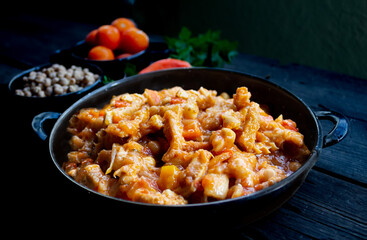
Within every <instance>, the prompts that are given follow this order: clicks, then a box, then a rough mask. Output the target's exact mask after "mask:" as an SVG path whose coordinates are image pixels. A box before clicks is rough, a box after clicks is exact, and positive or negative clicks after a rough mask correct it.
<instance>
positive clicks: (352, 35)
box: [0, 0, 367, 79]
mask: <svg viewBox="0 0 367 240" xmlns="http://www.w3.org/2000/svg"><path fill="white" fill-rule="evenodd" d="M19 16H21V17H20V18H19ZM27 16H28V17H29V16H38V17H39V18H40V19H42V17H50V16H51V17H53V18H59V19H67V20H70V21H77V22H81V23H85V24H86V25H88V24H90V26H89V27H86V28H85V29H80V28H79V29H78V30H76V31H80V35H81V36H84V35H85V34H86V33H87V32H88V30H90V29H92V28H93V27H94V26H99V25H102V24H109V23H110V22H111V21H112V20H113V19H115V18H117V17H129V18H133V19H134V20H135V21H136V22H137V24H138V26H139V27H140V28H142V29H143V30H145V31H146V32H147V33H149V34H160V35H163V36H165V35H170V36H175V35H177V33H178V32H179V30H180V28H181V27H182V26H187V27H188V28H189V29H191V30H192V31H193V32H194V33H196V34H197V33H202V32H205V31H206V30H207V29H213V30H220V31H221V32H222V36H223V37H225V38H227V39H229V40H232V41H238V42H239V45H238V48H239V51H240V52H243V53H246V54H252V55H255V56H261V57H267V58H271V59H275V60H277V61H279V62H280V63H281V64H289V63H297V64H302V65H307V66H312V67H316V68H320V69H326V70H331V71H334V72H338V73H344V74H347V75H351V76H355V77H359V78H363V79H367V68H366V67H365V66H366V65H367V58H366V53H367V2H366V1H364V0H308V1H301V0H296V1H294V0H283V1H275V0H270V1H267V0H257V1H250V0H229V1H221V0H200V1H198V0H177V1H170V0H154V1H152V0H119V1H108V0H107V1H100V2H96V3H92V2H90V1H89V2H87V1H78V2H76V1H70V0H67V1H61V2H46V3H38V2H37V1H28V2H25V3H23V2H22V3H19V2H15V1H14V2H10V3H9V5H8V4H7V6H3V7H2V13H1V18H2V19H3V20H1V29H2V30H4V29H7V28H12V29H14V28H17V27H20V26H22V25H23V26H24V24H29V26H28V27H29V29H30V31H31V30H32V31H34V29H32V24H31V21H29V19H27ZM36 19H37V18H36ZM54 27H55V31H63V29H57V26H54ZM70 27H72V26H70ZM40 31H41V29H40ZM3 33H4V32H3ZM2 35H3V34H2ZM10 40H11V39H7V38H6V32H5V33H4V35H3V36H2V38H1V41H0V43H1V44H0V45H1V49H0V50H1V51H3V49H2V48H3V47H4V43H5V46H6V43H7V41H10ZM76 40H77V39H76ZM78 40H79V39H78ZM28 47H30V48H31V47H33V46H32V45H31V44H30V46H28ZM61 47H63V46H61Z"/></svg>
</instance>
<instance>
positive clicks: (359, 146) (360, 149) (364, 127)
mask: <svg viewBox="0 0 367 240" xmlns="http://www.w3.org/2000/svg"><path fill="white" fill-rule="evenodd" d="M365 139H367V122H364V121H360V120H357V119H350V131H349V134H348V135H347V137H346V138H345V139H344V140H343V141H342V142H340V143H338V144H336V145H334V146H331V147H328V148H325V149H323V150H322V152H321V155H320V157H319V160H318V161H317V163H316V166H318V167H320V168H323V169H325V170H327V171H331V172H334V173H337V174H340V175H343V176H345V177H347V178H351V179H354V180H356V181H359V182H361V183H363V184H365V185H364V186H366V184H367V175H366V169H367V161H366V159H367V157H366V156H367V144H366V143H365Z"/></svg>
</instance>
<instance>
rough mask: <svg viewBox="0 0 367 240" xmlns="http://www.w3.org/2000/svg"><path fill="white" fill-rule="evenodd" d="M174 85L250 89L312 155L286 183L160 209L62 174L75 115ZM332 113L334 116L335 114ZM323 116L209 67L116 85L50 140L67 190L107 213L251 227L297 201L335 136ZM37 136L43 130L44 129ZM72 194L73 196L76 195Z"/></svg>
mask: <svg viewBox="0 0 367 240" xmlns="http://www.w3.org/2000/svg"><path fill="white" fill-rule="evenodd" d="M173 86H181V87H183V88H184V89H199V88H200V87H201V86H203V87H205V88H207V89H214V90H217V92H218V94H219V93H221V92H227V93H229V94H230V95H231V94H233V93H235V91H236V88H237V87H240V86H246V87H248V89H249V91H250V92H251V94H252V97H251V100H253V101H256V102H258V103H262V104H267V105H268V106H269V108H270V110H271V114H272V115H273V116H274V117H277V116H278V115H279V114H281V113H282V114H283V115H284V117H285V118H291V119H293V120H294V121H296V122H297V123H298V127H299V130H300V132H301V133H303V134H304V141H305V144H306V145H307V146H308V148H309V149H310V151H311V155H310V156H309V158H308V159H307V161H305V163H304V165H303V166H302V167H301V168H300V169H298V170H297V171H296V172H295V173H293V174H292V175H290V176H289V177H287V178H286V179H284V180H282V181H280V182H278V183H276V184H274V185H272V186H270V187H268V188H265V189H263V190H260V191H258V192H255V193H253V194H250V195H248V196H244V197H239V198H234V199H226V200H221V201H215V202H209V203H198V204H188V205H182V206H160V205H153V204H146V203H138V202H131V201H127V200H122V199H118V198H113V197H109V196H105V195H102V194H100V193H97V192H94V191H93V190H91V189H88V188H87V187H85V186H83V185H81V184H80V183H78V182H76V181H75V180H74V179H73V178H71V177H70V176H68V175H67V174H66V173H65V172H64V171H63V170H62V164H63V162H65V161H67V153H68V152H69V150H70V146H69V142H68V141H69V139H70V135H69V134H68V133H67V131H66V128H67V126H68V120H69V119H70V118H71V116H72V115H73V114H74V113H75V112H77V111H78V110H79V109H81V108H87V107H102V106H103V105H105V104H106V103H108V102H109V101H110V99H111V97H112V96H113V95H118V94H122V93H126V92H128V93H143V91H144V89H145V88H150V89H155V90H160V89H163V88H170V87H173ZM44 114H46V115H47V114H50V113H44ZM329 114H331V115H332V116H335V114H333V113H331V112H329ZM325 115H327V114H326V113H325ZM336 115H337V116H341V115H339V114H336ZM322 116H323V114H321V112H316V113H314V112H313V111H312V110H311V109H310V108H309V107H308V106H307V105H306V104H305V103H304V102H303V101H302V100H301V99H299V98H298V97H296V96H295V95H293V94H292V93H290V92H289V91H287V90H285V89H284V88H281V87H279V86H277V85H275V84H273V83H271V82H269V81H266V80H263V79H260V78H257V77H254V76H250V75H247V74H243V73H239V72H233V71H226V70H220V69H207V68H191V69H174V70H164V71H157V72H152V73H147V74H142V75H137V76H133V77H128V78H125V79H123V80H120V81H117V82H113V83H111V84H108V85H106V86H104V87H102V88H100V89H98V90H96V91H94V92H93V93H91V94H89V95H87V96H85V97H84V98H82V99H80V100H79V101H78V102H76V103H75V104H74V105H72V106H71V107H70V108H69V109H67V110H66V111H65V112H64V113H63V114H62V115H61V116H60V117H59V118H58V120H57V122H56V124H55V125H54V127H53V129H52V132H51V135H50V137H49V152H50V154H51V157H52V159H53V162H54V164H55V166H56V167H57V169H58V170H59V171H60V173H61V174H62V175H64V177H65V179H67V181H66V182H68V183H70V182H71V183H72V184H69V185H68V187H70V188H75V189H74V190H75V192H84V193H89V194H88V196H87V197H86V198H85V199H88V201H90V202H93V201H97V202H98V206H103V209H104V210H103V211H106V212H108V211H114V212H117V213H118V214H121V215H125V216H128V217H129V218H130V217H132V218H133V217H135V218H136V219H139V218H141V217H142V216H147V217H148V216H154V217H155V219H159V220H157V221H158V222H159V221H164V224H173V225H176V224H184V222H185V221H187V220H188V219H189V221H190V224H192V223H194V222H195V223H197V224H204V222H205V223H210V224H214V225H216V224H219V225H225V224H229V225H231V224H238V223H248V222H252V221H254V220H256V219H259V218H262V217H264V216H266V215H268V214H269V213H271V212H272V211H274V210H275V209H277V208H279V207H280V206H281V205H282V204H283V203H284V202H286V201H287V200H288V199H289V198H290V197H292V195H293V194H294V193H295V192H296V190H297V189H298V188H299V187H300V186H301V184H302V183H303V181H304V180H305V178H306V176H307V174H308V172H309V171H310V169H311V168H312V166H313V165H314V164H315V162H316V161H317V158H318V157H319V154H320V151H321V149H322V148H323V147H326V146H328V145H327V144H325V143H326V142H325V139H329V138H331V137H335V132H334V131H332V132H330V133H329V134H328V135H327V136H325V137H323V136H322V133H321V128H320V123H319V120H318V118H323V119H324V118H325V119H329V120H330V118H327V117H322ZM40 117H41V116H38V118H40ZM41 118H42V117H41ZM341 119H342V117H341ZM341 122H342V121H340V123H341ZM344 127H345V128H344V130H343V129H341V128H340V126H339V124H335V129H339V132H343V134H342V135H341V136H337V139H338V141H340V140H341V139H342V138H343V137H344V136H345V134H346V132H347V130H348V125H346V126H344ZM37 131H42V128H39V129H38V130H37ZM336 142H337V141H336ZM336 142H333V144H334V143H336ZM329 145H331V144H329ZM316 184H317V183H316ZM70 194H74V193H73V191H71V192H70ZM93 199H94V200H93ZM158 222H157V223H158Z"/></svg>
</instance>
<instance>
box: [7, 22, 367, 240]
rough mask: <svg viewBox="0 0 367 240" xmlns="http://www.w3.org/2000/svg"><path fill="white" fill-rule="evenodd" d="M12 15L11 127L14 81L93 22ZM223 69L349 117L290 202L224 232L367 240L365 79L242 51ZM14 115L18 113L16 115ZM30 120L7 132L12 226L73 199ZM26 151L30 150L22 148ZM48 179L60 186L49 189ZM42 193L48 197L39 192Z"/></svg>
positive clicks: (51, 215) (48, 217) (51, 213)
mask: <svg viewBox="0 0 367 240" xmlns="http://www.w3.org/2000/svg"><path fill="white" fill-rule="evenodd" d="M8 20H9V22H8V23H9V24H6V25H3V27H2V28H1V29H0V35H1V36H6V37H1V38H0V83H1V84H0V86H1V96H2V106H3V109H5V111H6V112H7V114H5V113H4V112H3V114H2V121H3V124H2V125H3V126H8V127H9V128H11V126H13V125H12V124H11V122H12V117H13V114H9V113H14V112H16V109H17V107H18V106H13V105H12V103H11V101H10V97H9V96H8V90H7V84H8V82H9V81H10V80H11V78H12V77H13V76H14V75H16V74H18V73H20V72H21V71H23V70H25V69H28V68H30V67H32V66H36V65H40V64H43V63H46V62H48V60H49V57H50V55H51V54H53V53H54V52H55V51H56V50H57V49H64V48H68V47H70V46H72V45H73V44H75V43H76V42H78V41H80V40H81V39H83V38H84V36H85V35H86V33H88V32H89V31H90V30H92V29H94V28H95V27H96V26H95V25H89V24H86V23H77V22H72V21H68V20H62V19H52V18H50V17H47V18H45V17H41V16H32V15H21V16H17V17H12V16H11V17H8ZM226 68H228V69H233V70H236V71H241V72H245V73H249V74H252V75H256V76H260V77H262V78H265V79H267V80H268V81H271V82H274V83H276V84H278V85H280V86H282V87H284V88H286V89H288V90H289V91H291V92H292V93H294V94H295V95H297V96H298V97H300V98H301V99H303V100H304V101H305V103H306V104H308V105H309V106H310V107H311V108H312V109H313V110H320V109H330V110H333V111H337V112H340V113H343V114H344V115H345V116H347V117H348V118H349V122H350V131H349V134H348V135H347V137H346V138H345V139H344V140H343V141H342V142H340V143H338V144H336V145H334V146H331V147H327V148H324V149H323V150H322V153H321V155H320V157H319V160H318V162H317V163H316V165H315V166H314V167H313V169H312V170H311V171H310V173H309V175H308V177H307V179H306V181H305V183H304V184H303V185H302V186H301V187H300V189H299V190H298V191H297V193H296V194H295V195H294V196H293V197H292V198H291V199H290V200H289V201H288V202H286V203H285V204H284V205H283V206H282V207H281V208H280V209H278V210H276V211H275V212H274V213H272V214H270V215H269V216H267V217H266V218H264V219H261V220H259V221H257V222H255V223H252V224H249V225H246V226H239V227H236V228H235V229H231V230H230V232H229V233H227V235H228V236H231V237H233V238H234V239H315V238H316V239H321V238H322V239H367V188H366V187H367V143H366V142H367V107H366V103H367V97H366V94H367V80H363V79H357V78H354V77H350V76H346V75H341V74H337V73H333V72H328V71H323V70H318V69H314V68H310V67H306V66H300V65H293V64H291V65H285V66H282V65H279V64H278V63H277V62H276V61H273V60H269V59H263V58H260V57H255V56H251V55H246V54H239V55H238V56H237V57H236V58H235V59H234V61H233V63H232V64H231V65H227V66H226ZM15 116H17V117H18V118H19V113H18V115H15ZM30 120H31V118H30V117H24V119H22V120H21V121H22V123H24V125H22V126H23V130H22V131H23V132H19V131H18V132H17V130H16V127H15V126H14V128H13V129H15V130H11V133H10V135H16V136H15V137H14V136H12V137H11V136H10V137H9V138H8V139H10V140H11V141H10V140H9V141H8V142H7V145H6V148H4V150H6V151H12V154H13V157H11V158H6V157H5V155H6V151H5V152H4V154H3V161H4V160H6V161H4V167H5V168H4V169H3V171H6V172H7V173H8V175H9V176H7V179H12V181H8V182H7V183H6V185H7V186H6V187H7V188H8V189H9V192H10V193H11V194H10V195H11V197H10V198H9V200H10V202H13V201H15V200H18V202H19V200H20V201H21V202H22V203H21V204H20V205H17V207H15V208H14V209H16V211H14V213H13V214H11V221H9V223H11V224H18V223H19V222H22V223H25V224H30V223H31V222H34V221H35V218H34V216H39V218H40V219H41V218H42V219H44V221H43V222H48V221H51V222H52V221H54V219H59V218H60V213H59V212H57V210H56V211H55V209H57V207H58V206H54V205H53V204H54V203H55V199H63V201H64V200H65V199H66V200H67V201H70V199H71V198H70V197H69V198H63V196H62V195H63V194H64V193H65V191H66V190H58V189H57V187H58V186H57V181H58V179H60V178H62V176H61V174H59V173H58V172H57V169H56V168H55V167H54V166H53V163H52V161H51V159H50V157H49V155H48V149H47V145H46V144H44V143H42V141H40V140H38V139H37V137H36V136H35V134H33V133H32V131H31V129H30ZM322 126H323V132H324V134H326V133H327V132H328V131H329V130H330V126H331V125H330V123H328V122H326V121H322ZM24 145H27V146H28V148H23V147H22V146H24ZM14 146H15V147H14ZM29 148H31V149H33V151H29V150H27V151H22V149H29ZM10 149H12V150H10ZM16 180H17V181H16ZM45 181H47V183H49V184H50V185H53V184H56V186H55V187H49V186H46V185H45V184H44V182H45ZM9 183H13V184H9ZM45 193H46V194H45ZM69 194H70V193H69ZM44 195H48V197H46V198H45V197H39V196H44ZM66 200H65V201H66ZM75 201H76V202H77V201H78V200H77V199H75ZM79 205H80V203H79ZM69 206H71V205H69ZM75 206H78V203H75ZM76 209H77V207H76V208H75V209H74V210H72V209H70V211H67V210H65V209H64V210H65V211H66V212H63V213H62V215H61V216H63V215H64V216H65V215H66V216H68V217H72V216H73V215H74V214H75V212H77V210H76ZM40 210H44V211H43V212H45V213H41V211H40ZM60 219H61V218H60ZM74 221H77V220H74ZM91 225H92V224H91ZM39 227H40V228H39V230H40V229H42V228H41V226H40V225H39ZM109 231H111V230H109ZM213 236H214V235H213Z"/></svg>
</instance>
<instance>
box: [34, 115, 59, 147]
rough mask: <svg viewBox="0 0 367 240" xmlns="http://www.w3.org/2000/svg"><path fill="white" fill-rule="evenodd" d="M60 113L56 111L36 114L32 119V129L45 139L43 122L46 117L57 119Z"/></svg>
mask: <svg viewBox="0 0 367 240" xmlns="http://www.w3.org/2000/svg"><path fill="white" fill-rule="evenodd" d="M60 115H61V113H58V112H43V113H40V114H38V115H36V116H35V117H34V118H33V120H32V128H33V131H35V133H36V134H37V135H38V136H39V137H40V138H41V139H42V140H46V138H47V137H48V135H47V133H46V131H45V130H44V129H43V123H44V122H45V121H46V120H48V119H58V118H59V117H60Z"/></svg>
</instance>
